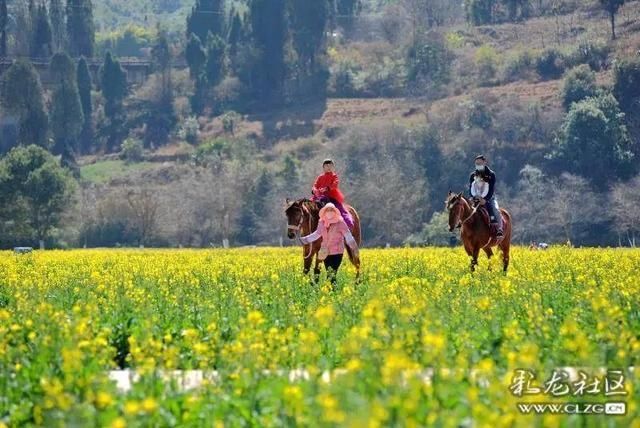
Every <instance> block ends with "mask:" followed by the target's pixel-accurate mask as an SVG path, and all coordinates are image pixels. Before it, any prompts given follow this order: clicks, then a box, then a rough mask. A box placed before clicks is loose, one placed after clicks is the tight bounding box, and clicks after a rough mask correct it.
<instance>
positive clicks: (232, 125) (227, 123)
mask: <svg viewBox="0 0 640 428" xmlns="http://www.w3.org/2000/svg"><path fill="white" fill-rule="evenodd" d="M241 119H242V116H240V115H239V114H238V113H236V112H235V111H228V112H226V113H225V114H223V115H222V128H223V129H224V132H225V133H227V134H231V135H233V134H234V133H235V130H236V125H237V124H238V122H239V121H240V120H241Z"/></svg>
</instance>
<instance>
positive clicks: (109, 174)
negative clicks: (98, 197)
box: [80, 160, 155, 183]
mask: <svg viewBox="0 0 640 428" xmlns="http://www.w3.org/2000/svg"><path fill="white" fill-rule="evenodd" d="M154 166H155V165H154V164H153V163H152V162H140V163H126V162H125V161H122V160H106V161H100V162H96V163H93V164H90V165H85V166H82V167H81V168H80V177H81V178H82V180H84V181H88V182H91V183H108V182H109V181H111V180H113V179H114V178H119V177H125V176H127V175H129V174H131V173H132V172H139V171H143V170H147V169H152V168H153V167H154Z"/></svg>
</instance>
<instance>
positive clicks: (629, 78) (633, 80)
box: [613, 58, 640, 112]
mask: <svg viewBox="0 0 640 428" xmlns="http://www.w3.org/2000/svg"><path fill="white" fill-rule="evenodd" d="M613 95H614V96H615V97H616V98H617V99H618V102H619V103H620V108H622V110H623V111H626V112H632V111H634V107H635V109H638V107H640V58H628V59H623V60H621V61H617V62H616V65H615V68H614V72H613Z"/></svg>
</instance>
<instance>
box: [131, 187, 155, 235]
mask: <svg viewBox="0 0 640 428" xmlns="http://www.w3.org/2000/svg"><path fill="white" fill-rule="evenodd" d="M125 192H126V193H125V194H126V200H127V203H128V205H129V208H130V209H131V211H132V213H133V215H134V219H135V224H134V225H135V228H136V230H137V232H138V244H139V245H147V244H148V243H149V241H150V239H151V238H152V237H153V235H154V234H155V233H156V231H157V228H158V207H159V201H158V198H156V194H155V192H154V191H152V190H151V189H149V188H146V187H142V188H129V189H127V190H126V191H125Z"/></svg>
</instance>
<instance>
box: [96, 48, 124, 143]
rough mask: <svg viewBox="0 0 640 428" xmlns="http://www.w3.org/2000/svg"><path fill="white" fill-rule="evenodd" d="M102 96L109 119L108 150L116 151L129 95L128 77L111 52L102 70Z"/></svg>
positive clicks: (106, 57)
mask: <svg viewBox="0 0 640 428" xmlns="http://www.w3.org/2000/svg"><path fill="white" fill-rule="evenodd" d="M100 82H101V88H102V95H103V96H104V100H105V104H104V112H105V115H106V116H107V119H108V122H109V123H108V124H106V127H105V131H106V133H107V149H108V150H114V149H116V148H117V147H119V145H120V143H121V142H122V141H121V140H122V137H123V133H124V131H123V128H124V126H123V125H124V105H123V101H124V98H125V96H126V95H127V75H126V73H125V71H124V70H123V69H122V67H121V66H120V62H119V61H118V60H117V59H114V58H113V56H112V55H111V52H107V54H106V56H105V60H104V65H103V66H102V69H101V70H100Z"/></svg>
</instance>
